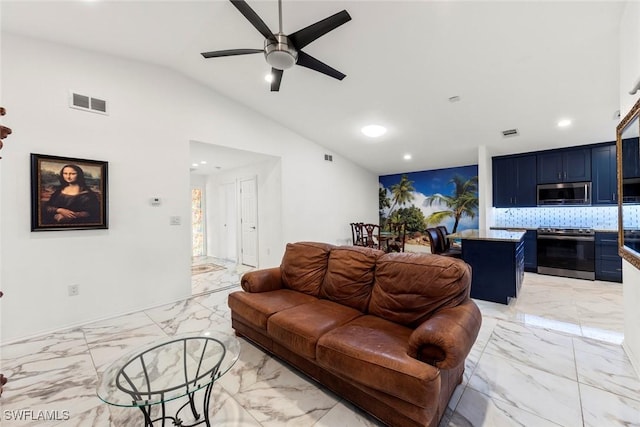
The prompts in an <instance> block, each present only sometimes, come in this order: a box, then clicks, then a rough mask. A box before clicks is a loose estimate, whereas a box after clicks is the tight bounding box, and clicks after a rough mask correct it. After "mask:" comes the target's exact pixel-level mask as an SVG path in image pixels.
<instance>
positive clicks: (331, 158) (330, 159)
mask: <svg viewBox="0 0 640 427" xmlns="http://www.w3.org/2000/svg"><path fill="white" fill-rule="evenodd" d="M324 159H325V160H326V161H327V162H333V156H332V155H331V154H325V155H324Z"/></svg>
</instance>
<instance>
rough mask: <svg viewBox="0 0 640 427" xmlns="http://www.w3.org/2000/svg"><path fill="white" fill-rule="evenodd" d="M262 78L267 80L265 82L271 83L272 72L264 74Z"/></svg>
mask: <svg viewBox="0 0 640 427" xmlns="http://www.w3.org/2000/svg"><path fill="white" fill-rule="evenodd" d="M264 79H265V80H266V81H267V83H271V82H272V81H273V74H271V73H269V74H267V75H266V76H264Z"/></svg>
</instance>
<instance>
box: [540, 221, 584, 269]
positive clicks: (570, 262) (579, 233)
mask: <svg viewBox="0 0 640 427" xmlns="http://www.w3.org/2000/svg"><path fill="white" fill-rule="evenodd" d="M595 240H596V239H595V232H594V231H593V230H592V229H590V228H562V227H540V228H538V239H537V246H538V249H537V255H538V273H540V274H551V275H554V276H564V277H575V278H577V279H587V280H595V276H596V273H595V271H596V262H595V247H596V244H595Z"/></svg>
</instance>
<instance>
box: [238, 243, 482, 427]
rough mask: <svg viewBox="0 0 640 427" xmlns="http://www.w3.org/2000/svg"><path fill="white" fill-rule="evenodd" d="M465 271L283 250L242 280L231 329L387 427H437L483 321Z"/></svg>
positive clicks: (347, 253)
mask: <svg viewBox="0 0 640 427" xmlns="http://www.w3.org/2000/svg"><path fill="white" fill-rule="evenodd" d="M470 284H471V268H470V267H469V266H468V265H467V264H466V263H465V262H464V261H462V260H460V259H455V258H450V257H443V256H439V255H431V254H414V253H388V254H385V253H384V252H382V251H379V250H376V249H371V248H365V247H356V246H333V245H330V244H325V243H314V242H300V243H293V244H288V245H287V249H286V252H285V254H284V256H283V259H282V264H281V265H280V267H276V268H270V269H263V270H258V271H253V272H249V273H246V274H245V275H244V276H243V277H242V288H243V291H237V292H234V293H231V294H230V295H229V300H228V303H229V307H230V308H231V317H232V325H233V328H234V329H235V331H236V334H238V335H239V336H244V337H245V338H247V339H249V340H250V341H252V342H254V343H256V344H258V345H259V346H261V347H262V348H264V349H265V350H267V351H268V352H270V353H272V354H274V355H276V356H278V357H279V358H281V359H283V360H285V361H286V362H288V363H289V364H290V365H293V366H294V367H296V368H297V369H299V370H300V371H302V372H304V373H305V374H307V375H308V376H309V377H311V378H313V379H314V380H316V381H318V382H319V383H321V384H323V385H324V386H326V387H327V388H329V389H330V390H332V391H333V392H335V393H336V394H338V395H339V396H341V397H343V398H345V399H347V400H349V401H351V402H352V403H353V404H355V405H357V406H359V407H360V408H362V409H363V410H365V411H367V412H369V413H370V414H372V415H373V416H374V417H376V418H378V419H380V420H381V421H383V422H384V423H386V424H387V425H389V426H394V427H395V426H397V427H405V426H437V425H438V423H439V421H440V419H441V418H442V416H443V414H444V412H445V410H446V407H447V403H448V402H449V400H450V399H451V395H452V394H453V391H454V390H455V388H456V386H457V385H458V384H460V382H461V381H462V374H463V372H464V361H465V358H466V357H467V355H468V354H469V351H470V350H471V346H472V345H473V343H474V342H475V340H476V337H477V335H478V330H479V329H480V324H481V322H482V318H481V315H480V310H479V309H478V307H477V306H476V304H475V303H474V302H473V301H472V300H471V299H470V297H469V291H470Z"/></svg>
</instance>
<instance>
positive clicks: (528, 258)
mask: <svg viewBox="0 0 640 427" xmlns="http://www.w3.org/2000/svg"><path fill="white" fill-rule="evenodd" d="M524 270H525V271H533V272H534V273H535V272H537V271H538V232H537V231H536V230H527V232H526V233H525V235H524Z"/></svg>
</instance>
